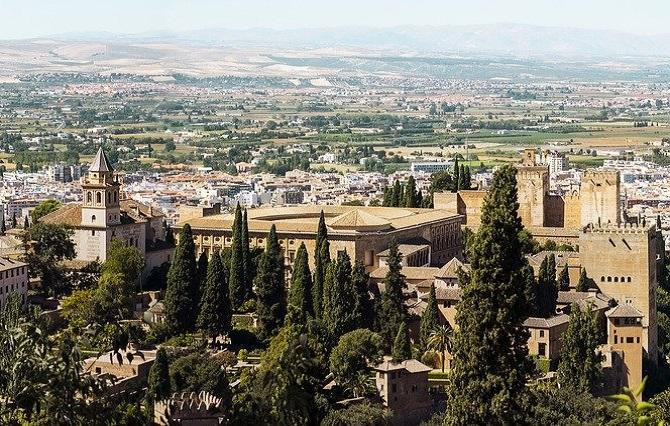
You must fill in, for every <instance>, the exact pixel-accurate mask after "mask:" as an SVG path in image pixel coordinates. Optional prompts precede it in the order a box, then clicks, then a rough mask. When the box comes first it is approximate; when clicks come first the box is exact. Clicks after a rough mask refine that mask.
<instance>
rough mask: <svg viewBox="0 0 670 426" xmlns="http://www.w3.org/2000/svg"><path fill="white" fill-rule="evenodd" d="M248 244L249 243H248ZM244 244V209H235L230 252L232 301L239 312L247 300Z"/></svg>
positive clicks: (238, 205)
mask: <svg viewBox="0 0 670 426" xmlns="http://www.w3.org/2000/svg"><path fill="white" fill-rule="evenodd" d="M247 244H248V243H247ZM244 257H245V256H244V243H243V241H242V209H241V208H240V204H239V203H238V204H237V207H236V208H235V219H234V220H233V242H232V247H231V252H230V280H229V281H228V283H229V285H230V301H231V303H232V306H233V309H234V310H236V311H238V310H239V309H240V308H241V307H242V305H243V304H244V302H246V300H247V296H248V294H247V289H246V278H245V276H244V273H245V271H244Z"/></svg>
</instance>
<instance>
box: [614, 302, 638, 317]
mask: <svg viewBox="0 0 670 426" xmlns="http://www.w3.org/2000/svg"><path fill="white" fill-rule="evenodd" d="M605 315H607V317H608V318H642V314H641V313H640V311H638V310H637V309H635V308H634V307H633V306H632V305H629V304H626V303H624V304H622V305H617V306H615V307H613V308H612V309H610V310H609V311H607V312H605Z"/></svg>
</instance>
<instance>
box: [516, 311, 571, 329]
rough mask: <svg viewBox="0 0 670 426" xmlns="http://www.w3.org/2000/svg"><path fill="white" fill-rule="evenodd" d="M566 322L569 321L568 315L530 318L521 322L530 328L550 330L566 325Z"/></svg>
mask: <svg viewBox="0 0 670 426" xmlns="http://www.w3.org/2000/svg"><path fill="white" fill-rule="evenodd" d="M568 321H570V316H569V315H566V314H560V315H556V316H554V317H550V318H538V317H530V318H528V319H526V321H524V322H523V325H524V327H530V328H551V327H555V326H557V325H561V324H566V323H567V322H568Z"/></svg>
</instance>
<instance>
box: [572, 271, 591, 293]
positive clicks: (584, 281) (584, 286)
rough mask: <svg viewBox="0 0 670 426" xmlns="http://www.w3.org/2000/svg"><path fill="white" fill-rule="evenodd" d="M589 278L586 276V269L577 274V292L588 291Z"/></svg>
mask: <svg viewBox="0 0 670 426" xmlns="http://www.w3.org/2000/svg"><path fill="white" fill-rule="evenodd" d="M589 287H590V284H589V277H588V276H587V275H586V268H582V271H581V272H580V273H579V281H578V282H577V287H576V288H575V290H577V291H589Z"/></svg>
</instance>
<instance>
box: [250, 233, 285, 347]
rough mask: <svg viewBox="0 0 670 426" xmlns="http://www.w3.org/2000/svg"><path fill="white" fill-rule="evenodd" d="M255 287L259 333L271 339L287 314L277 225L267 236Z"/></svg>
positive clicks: (263, 337) (282, 260)
mask: <svg viewBox="0 0 670 426" xmlns="http://www.w3.org/2000/svg"><path fill="white" fill-rule="evenodd" d="M255 287H256V293H257V295H256V296H257V305H256V310H257V314H258V335H259V337H260V338H261V339H269V338H270V337H272V336H274V335H275V334H277V331H278V330H279V328H280V327H281V326H282V324H283V323H284V316H285V315H286V296H285V294H284V256H283V254H282V251H281V248H280V247H279V241H278V240H277V228H276V227H275V225H272V228H270V233H269V234H268V237H267V242H266V244H265V252H263V255H262V256H261V261H260V264H259V265H258V274H256V282H255Z"/></svg>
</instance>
